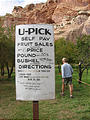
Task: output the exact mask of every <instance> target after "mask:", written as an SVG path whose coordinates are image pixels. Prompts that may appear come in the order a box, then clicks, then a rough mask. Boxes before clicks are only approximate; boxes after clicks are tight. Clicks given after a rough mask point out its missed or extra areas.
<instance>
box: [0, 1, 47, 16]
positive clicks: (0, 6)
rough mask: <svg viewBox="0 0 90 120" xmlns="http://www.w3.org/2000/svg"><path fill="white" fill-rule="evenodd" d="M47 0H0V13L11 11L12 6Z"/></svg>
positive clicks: (23, 5)
mask: <svg viewBox="0 0 90 120" xmlns="http://www.w3.org/2000/svg"><path fill="white" fill-rule="evenodd" d="M46 1H47V0H0V15H1V16H2V15H5V14H6V13H12V10H13V8H14V6H22V7H25V6H26V5H27V4H30V3H40V2H46Z"/></svg>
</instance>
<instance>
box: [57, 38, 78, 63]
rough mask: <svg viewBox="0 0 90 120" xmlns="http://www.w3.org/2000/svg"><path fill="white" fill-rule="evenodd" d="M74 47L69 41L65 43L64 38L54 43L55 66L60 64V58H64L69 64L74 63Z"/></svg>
mask: <svg viewBox="0 0 90 120" xmlns="http://www.w3.org/2000/svg"><path fill="white" fill-rule="evenodd" d="M76 52H77V48H76V45H75V44H74V43H72V42H70V41H66V40H65V39H64V38H61V39H60V40H57V41H55V60H56V64H58V63H61V62H62V58H63V57H66V58H67V59H68V61H69V62H70V63H75V61H76V57H77V56H76Z"/></svg>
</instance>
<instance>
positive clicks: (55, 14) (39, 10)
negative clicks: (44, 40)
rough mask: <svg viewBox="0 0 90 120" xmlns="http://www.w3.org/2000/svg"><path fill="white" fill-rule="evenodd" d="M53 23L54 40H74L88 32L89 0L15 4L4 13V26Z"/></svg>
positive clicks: (89, 22)
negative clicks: (9, 10) (10, 9)
mask: <svg viewBox="0 0 90 120" xmlns="http://www.w3.org/2000/svg"><path fill="white" fill-rule="evenodd" d="M40 23H44V24H53V25H54V32H55V40H58V39H59V38H60V37H64V38H66V39H67V40H71V41H75V40H76V38H77V37H78V36H81V35H82V34H86V35H89V34H90V0H47V2H46V3H39V4H29V5H27V6H26V7H24V8H22V7H21V6H15V7H14V9H13V11H12V14H6V16H5V19H4V24H3V26H4V27H7V26H11V24H13V25H18V24H40Z"/></svg>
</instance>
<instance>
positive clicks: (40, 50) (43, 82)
mask: <svg viewBox="0 0 90 120" xmlns="http://www.w3.org/2000/svg"><path fill="white" fill-rule="evenodd" d="M15 51H16V53H15V71H16V100H23V101H33V119H36V118H37V119H39V110H38V109H39V105H38V101H40V100H49V99H55V63H54V32H53V25H48V24H28V25H17V26H16V42H15Z"/></svg>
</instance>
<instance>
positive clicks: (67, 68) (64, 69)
mask: <svg viewBox="0 0 90 120" xmlns="http://www.w3.org/2000/svg"><path fill="white" fill-rule="evenodd" d="M62 62H63V65H61V73H62V93H61V95H62V96H63V95H64V88H65V85H67V84H69V89H70V98H73V95H72V92H73V84H72V74H73V69H72V67H71V65H70V64H68V62H67V59H66V58H63V59H62Z"/></svg>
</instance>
